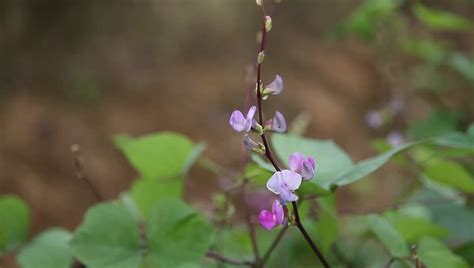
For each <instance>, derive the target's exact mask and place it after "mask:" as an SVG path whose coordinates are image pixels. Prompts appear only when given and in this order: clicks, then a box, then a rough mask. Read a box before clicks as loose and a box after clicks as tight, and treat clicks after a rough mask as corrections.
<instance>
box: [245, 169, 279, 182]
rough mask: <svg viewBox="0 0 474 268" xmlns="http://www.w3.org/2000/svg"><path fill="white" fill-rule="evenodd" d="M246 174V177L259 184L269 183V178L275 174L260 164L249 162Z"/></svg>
mask: <svg viewBox="0 0 474 268" xmlns="http://www.w3.org/2000/svg"><path fill="white" fill-rule="evenodd" d="M244 174H245V177H246V178H248V179H249V180H250V181H251V182H253V183H255V184H257V185H259V186H265V185H267V181H268V179H269V178H270V177H271V176H272V175H273V173H272V172H270V171H268V170H267V169H265V168H262V167H261V166H260V165H258V164H248V165H247V166H246V167H245V172H244Z"/></svg>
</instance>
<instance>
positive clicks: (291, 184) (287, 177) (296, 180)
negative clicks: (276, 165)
mask: <svg viewBox="0 0 474 268" xmlns="http://www.w3.org/2000/svg"><path fill="white" fill-rule="evenodd" d="M281 178H282V182H283V184H284V185H285V186H286V187H287V188H288V190H291V191H294V190H296V189H298V188H300V185H301V180H302V178H301V175H300V174H298V173H296V172H294V171H291V170H287V169H286V170H283V171H282V172H281Z"/></svg>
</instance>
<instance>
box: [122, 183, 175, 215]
mask: <svg viewBox="0 0 474 268" xmlns="http://www.w3.org/2000/svg"><path fill="white" fill-rule="evenodd" d="M182 194H183V181H182V179H180V178H175V179H173V180H164V181H161V180H153V179H139V180H136V181H135V182H134V183H133V186H132V189H131V190H130V196H131V198H132V200H133V201H134V203H135V205H136V206H137V207H138V209H139V210H140V212H141V213H142V215H143V216H144V217H145V218H148V216H149V214H150V209H151V208H152V207H153V206H154V205H155V204H156V203H157V202H158V201H160V200H161V199H163V198H181V196H182Z"/></svg>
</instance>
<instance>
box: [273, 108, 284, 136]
mask: <svg viewBox="0 0 474 268" xmlns="http://www.w3.org/2000/svg"><path fill="white" fill-rule="evenodd" d="M271 130H272V131H275V132H277V133H284V132H285V131H286V120H285V117H284V116H283V114H281V113H280V112H278V111H276V112H275V115H274V116H273V119H272V124H271Z"/></svg>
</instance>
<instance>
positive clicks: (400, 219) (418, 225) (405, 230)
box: [387, 213, 449, 244]
mask: <svg viewBox="0 0 474 268" xmlns="http://www.w3.org/2000/svg"><path fill="white" fill-rule="evenodd" d="M387 218H388V220H389V221H390V223H391V224H392V225H393V226H394V227H395V229H397V231H398V232H399V233H400V234H401V235H402V236H403V237H404V238H405V240H406V241H407V242H408V243H410V244H412V243H415V242H417V241H419V240H420V239H421V238H423V237H424V236H433V237H438V238H442V237H444V236H446V235H447V234H448V233H449V231H448V230H446V229H445V228H443V227H441V226H439V225H436V224H434V223H431V222H430V221H429V220H427V219H424V218H419V217H413V216H407V215H402V214H399V213H391V214H388V215H387Z"/></svg>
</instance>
